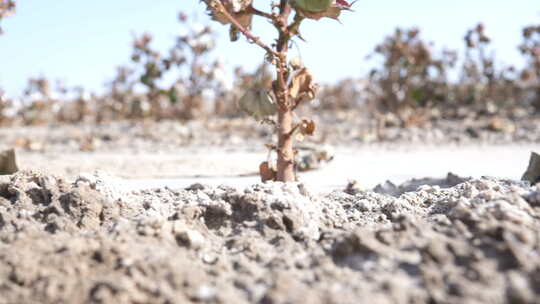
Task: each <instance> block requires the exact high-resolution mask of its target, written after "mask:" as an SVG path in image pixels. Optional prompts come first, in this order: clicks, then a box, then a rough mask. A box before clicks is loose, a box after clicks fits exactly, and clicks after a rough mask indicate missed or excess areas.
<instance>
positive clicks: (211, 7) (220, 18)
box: [203, 0, 253, 41]
mask: <svg viewBox="0 0 540 304" xmlns="http://www.w3.org/2000/svg"><path fill="white" fill-rule="evenodd" d="M218 1H219V0H203V2H204V3H206V5H207V10H208V13H209V15H210V16H211V17H212V19H213V20H215V21H217V22H219V23H221V24H231V21H230V20H229V19H228V18H227V16H226V15H225V14H224V13H223V9H222V7H224V8H225V9H226V10H227V12H228V13H229V14H230V15H231V17H233V18H234V19H235V20H236V21H238V23H239V24H240V25H241V26H242V27H244V28H245V29H246V30H250V29H251V23H252V19H253V15H252V14H251V13H249V12H248V11H247V9H248V8H249V7H250V6H251V3H252V0H230V1H222V2H221V3H222V4H223V6H221V5H219V4H218V3H217V2H218ZM229 35H230V39H231V41H236V40H238V36H239V34H238V29H236V28H235V26H234V25H232V24H231V28H230V30H229Z"/></svg>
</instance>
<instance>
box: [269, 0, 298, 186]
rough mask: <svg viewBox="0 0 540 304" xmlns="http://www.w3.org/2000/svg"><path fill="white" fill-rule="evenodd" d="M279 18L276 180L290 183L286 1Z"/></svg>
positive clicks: (287, 17)
mask: <svg viewBox="0 0 540 304" xmlns="http://www.w3.org/2000/svg"><path fill="white" fill-rule="evenodd" d="M279 12H280V14H279V18H278V19H277V20H275V22H274V25H275V27H276V29H277V30H278V32H279V38H278V41H277V46H276V50H277V52H278V54H279V57H278V62H277V63H278V66H277V78H278V83H277V86H275V87H274V93H275V95H276V97H277V99H278V147H277V154H278V160H277V180H278V181H282V182H292V181H294V180H295V177H296V176H295V173H294V150H293V137H292V132H293V114H292V106H291V105H290V103H289V100H288V99H289V96H288V95H289V94H288V92H287V91H288V90H287V84H286V79H287V73H288V71H287V52H288V49H289V40H290V39H291V37H292V35H291V33H290V32H289V28H288V24H287V23H288V19H289V15H290V13H291V7H290V6H289V5H288V2H287V0H281V2H280V5H279Z"/></svg>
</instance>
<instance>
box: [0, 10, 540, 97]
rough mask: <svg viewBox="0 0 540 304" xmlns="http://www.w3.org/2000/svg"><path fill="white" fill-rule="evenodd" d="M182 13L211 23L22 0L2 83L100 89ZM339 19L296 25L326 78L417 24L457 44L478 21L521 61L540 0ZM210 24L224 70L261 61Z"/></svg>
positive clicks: (361, 70)
mask: <svg viewBox="0 0 540 304" xmlns="http://www.w3.org/2000/svg"><path fill="white" fill-rule="evenodd" d="M269 2H270V1H267V0H255V6H256V7H257V8H259V9H265V8H266V6H268V3H269ZM181 10H182V11H185V12H186V13H188V14H198V16H199V17H198V19H199V21H200V22H202V23H206V22H208V18H207V17H206V16H205V15H204V5H203V4H202V3H199V0H152V1H149V0H144V1H143V0H114V1H110V0H109V1H106V0H93V1H81V0H22V1H18V8H17V13H16V15H14V16H12V17H10V18H7V19H5V20H3V22H2V25H3V28H4V31H5V34H4V35H3V36H0V88H3V89H4V90H5V91H7V93H8V95H9V96H18V95H20V94H21V92H22V89H23V88H24V87H25V85H26V81H27V79H28V78H29V77H32V76H40V75H43V76H46V77H48V78H50V79H53V80H54V79H61V80H64V81H65V82H66V83H67V84H68V85H69V86H76V85H82V86H83V87H85V88H88V89H90V90H92V91H96V92H99V91H101V90H102V89H103V84H104V82H105V81H107V80H109V79H111V78H112V77H113V76H114V74H115V67H116V66H118V65H121V64H125V63H128V62H129V56H130V54H131V41H132V33H143V32H145V31H146V32H150V33H152V34H154V37H155V38H156V40H155V44H154V45H155V46H156V48H158V49H161V50H163V51H165V50H167V49H168V48H169V47H170V46H172V45H173V43H174V38H175V36H176V35H177V34H178V33H179V32H180V31H181V28H180V24H179V23H178V22H177V19H176V17H177V14H178V12H179V11H181ZM341 22H342V23H341V24H340V23H338V22H336V21H333V20H330V19H327V20H324V21H319V22H316V21H311V20H309V21H307V22H304V23H303V25H302V28H301V31H302V34H303V36H304V38H305V39H306V40H307V42H306V43H304V42H299V43H298V46H299V48H300V50H301V55H302V59H303V60H304V62H305V63H306V65H307V66H308V67H310V68H311V70H312V71H313V72H314V74H315V76H316V77H317V78H318V79H319V80H320V81H322V82H333V81H336V80H338V79H341V78H345V77H362V76H365V75H366V73H367V72H368V71H369V70H370V68H371V67H372V66H373V65H374V64H375V63H374V62H375V61H366V60H365V57H366V56H367V55H368V54H369V53H370V52H372V50H373V48H374V47H375V45H376V44H378V43H379V42H381V41H382V40H383V39H384V37H385V36H387V35H389V34H391V33H392V32H393V31H394V29H395V28H396V27H398V26H399V27H404V28H407V27H412V26H416V27H419V28H420V29H421V30H422V37H423V38H425V40H427V41H432V42H434V43H435V49H439V50H440V49H442V48H443V47H447V48H451V49H460V50H462V49H463V36H464V35H465V32H466V30H467V29H468V28H471V27H473V26H474V25H476V24H477V23H478V22H483V23H484V24H485V25H486V30H487V34H488V36H490V37H491V38H493V46H492V47H493V49H494V50H495V51H496V55H497V59H498V61H499V62H502V63H505V64H513V65H518V66H520V65H522V64H523V61H522V58H521V56H520V54H519V52H518V50H517V45H518V44H519V43H520V41H521V29H522V28H523V27H524V26H525V25H528V24H532V23H536V24H540V1H538V0H514V1H503V0H491V1H489V0H453V1H436V0H409V1H400V0H359V1H358V2H357V3H356V4H355V5H354V12H345V13H343V16H342V18H341ZM213 25H214V28H215V29H218V34H219V35H220V37H219V40H218V47H217V54H219V56H220V57H221V58H223V59H224V61H226V63H227V64H228V65H229V66H231V67H232V66H236V65H242V66H245V67H246V69H253V68H254V67H256V66H257V65H258V64H259V63H260V62H261V61H262V56H263V52H262V51H260V50H259V49H258V48H257V47H256V46H254V45H247V44H246V43H245V42H237V43H231V42H229V41H228V34H227V31H226V28H225V27H223V26H221V25H220V24H217V23H213ZM254 32H255V33H258V34H259V35H260V36H262V37H265V36H266V35H267V34H272V33H273V29H272V28H271V27H270V26H269V25H268V24H266V23H265V22H257V23H255V25H254ZM272 37H273V36H272ZM267 41H269V42H270V40H267Z"/></svg>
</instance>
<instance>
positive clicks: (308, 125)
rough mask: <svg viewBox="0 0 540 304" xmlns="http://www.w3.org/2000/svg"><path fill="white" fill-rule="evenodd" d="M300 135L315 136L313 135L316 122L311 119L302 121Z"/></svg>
mask: <svg viewBox="0 0 540 304" xmlns="http://www.w3.org/2000/svg"><path fill="white" fill-rule="evenodd" d="M300 133H301V134H302V135H304V136H313V133H315V122H314V121H313V120H311V119H302V123H301V124H300Z"/></svg>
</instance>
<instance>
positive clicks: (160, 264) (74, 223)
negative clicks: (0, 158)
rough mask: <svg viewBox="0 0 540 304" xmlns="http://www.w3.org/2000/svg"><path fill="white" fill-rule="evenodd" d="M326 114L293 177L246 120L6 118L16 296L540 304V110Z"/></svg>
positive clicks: (0, 231)
mask: <svg viewBox="0 0 540 304" xmlns="http://www.w3.org/2000/svg"><path fill="white" fill-rule="evenodd" d="M318 121H319V122H321V125H322V127H321V131H319V132H317V134H316V136H315V137H314V138H313V139H312V140H311V144H325V145H330V146H333V147H334V148H335V159H334V160H333V161H332V162H331V163H329V164H328V166H326V167H324V168H323V169H322V170H316V171H310V172H306V173H303V174H302V175H301V176H300V177H301V181H302V183H290V184H282V183H272V182H270V183H266V184H262V183H258V181H257V177H256V175H255V173H256V172H255V171H256V170H257V166H258V164H259V163H260V162H261V161H263V160H265V158H266V151H265V148H264V143H266V142H270V141H271V140H272V138H271V135H269V134H270V133H271V130H269V128H268V127H267V126H261V125H257V124H255V123H253V122H250V121H246V120H243V119H234V120H227V121H225V120H213V121H206V122H202V121H193V122H189V123H179V122H170V121H164V122H160V123H150V122H149V123H138V124H136V123H130V122H117V123H111V124H106V125H101V126H91V125H83V126H41V127H17V128H6V129H0V151H1V150H4V149H8V148H16V150H17V157H18V162H19V167H20V168H22V169H23V170H22V171H20V172H18V173H16V174H14V175H10V176H0V304H3V303H10V304H11V303H119V304H120V303H261V304H270V303H275V304H277V303H283V304H285V303H375V304H377V303H540V300H538V299H540V188H539V187H540V186H539V185H536V186H530V185H528V184H527V183H524V182H518V181H515V180H517V179H519V177H520V174H521V173H523V171H524V170H525V168H526V166H527V161H528V154H529V153H530V151H531V150H535V149H537V148H538V144H539V143H540V120H539V119H538V118H530V119H529V118H527V119H525V118H524V119H521V120H516V121H511V122H510V121H505V122H502V123H501V122H498V123H497V124H495V125H493V122H492V121H490V120H477V121H469V122H463V121H440V122H433V123H430V124H429V125H428V126H425V127H423V128H409V129H401V128H397V127H387V128H385V129H383V130H380V132H376V131H374V130H373V129H371V128H369V127H368V126H366V125H363V124H361V123H360V122H357V121H355V120H354V119H351V118H350V117H344V118H343V117H341V118H340V117H338V116H334V117H324V116H321V117H319V118H318ZM95 170H99V171H98V172H96V173H87V172H94V171H95ZM450 171H451V172H455V173H457V175H453V174H448V175H446V173H447V172H450ZM85 172H86V173H85ZM483 175H490V176H496V177H497V178H495V177H493V178H490V177H482V176H483ZM444 176H446V177H444ZM462 176H472V178H468V177H462ZM413 177H416V179H413V180H410V181H407V182H404V181H406V180H409V179H411V178H413ZM423 177H429V178H423ZM432 177H439V178H432ZM441 177H442V178H441ZM165 179H170V180H169V181H170V183H165ZM348 179H355V180H356V183H350V185H349V186H348V187H346V184H347V180H348ZM386 179H390V180H391V181H393V182H394V184H393V183H391V182H386V183H384V181H385V180H386ZM197 181H200V182H201V183H195V184H194V182H197ZM209 181H214V182H209ZM207 182H208V183H207ZM403 182H404V183H403ZM221 183H223V184H225V185H219V184H221ZM378 183H381V184H380V185H379V186H377V187H374V186H375V185H376V184H378ZM165 185H167V186H168V187H165ZM188 185H190V186H189V187H187V186H188ZM371 188H373V190H368V189H371ZM331 189H337V190H333V191H332V190H331Z"/></svg>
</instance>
